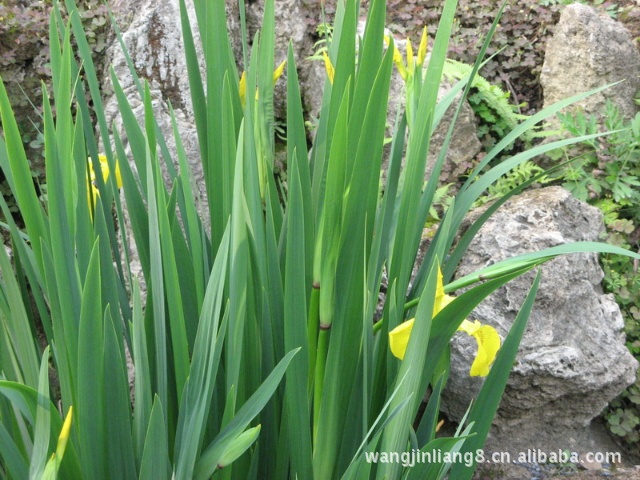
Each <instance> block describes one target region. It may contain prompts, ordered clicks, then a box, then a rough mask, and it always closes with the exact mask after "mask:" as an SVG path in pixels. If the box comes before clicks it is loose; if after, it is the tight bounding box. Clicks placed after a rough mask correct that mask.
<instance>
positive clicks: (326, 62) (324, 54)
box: [322, 50, 335, 85]
mask: <svg viewBox="0 0 640 480" xmlns="http://www.w3.org/2000/svg"><path fill="white" fill-rule="evenodd" d="M322 58H323V59H324V69H325V70H326V71H327V77H329V83H331V85H333V77H334V76H335V70H334V68H333V63H331V59H330V58H329V55H327V52H325V51H324V50H323V51H322Z"/></svg>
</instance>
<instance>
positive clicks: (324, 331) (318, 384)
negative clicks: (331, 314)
mask: <svg viewBox="0 0 640 480" xmlns="http://www.w3.org/2000/svg"><path fill="white" fill-rule="evenodd" d="M330 330H331V325H323V324H322V323H321V324H320V333H319V335H318V357H317V360H316V372H315V378H314V383H315V389H314V392H313V443H314V445H315V440H316V435H317V434H318V425H319V420H320V406H321V405H322V392H323V388H324V369H325V365H326V362H327V351H328V350H329V333H330Z"/></svg>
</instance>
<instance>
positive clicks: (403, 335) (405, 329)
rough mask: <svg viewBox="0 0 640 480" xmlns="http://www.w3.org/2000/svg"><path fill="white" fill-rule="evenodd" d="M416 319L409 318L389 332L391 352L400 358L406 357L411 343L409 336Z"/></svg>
mask: <svg viewBox="0 0 640 480" xmlns="http://www.w3.org/2000/svg"><path fill="white" fill-rule="evenodd" d="M414 320H415V319H413V318H412V319H411V320H407V321H406V322H403V323H401V324H400V325H398V326H397V327H396V328H394V329H393V330H391V331H390V332H389V348H390V349H391V353H393V355H394V356H395V357H397V358H399V359H400V360H402V359H403V358H404V354H405V353H406V351H407V345H408V344H409V337H410V336H411V330H412V329H413V322H414Z"/></svg>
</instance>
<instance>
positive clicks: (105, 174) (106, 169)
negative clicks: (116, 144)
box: [91, 154, 122, 188]
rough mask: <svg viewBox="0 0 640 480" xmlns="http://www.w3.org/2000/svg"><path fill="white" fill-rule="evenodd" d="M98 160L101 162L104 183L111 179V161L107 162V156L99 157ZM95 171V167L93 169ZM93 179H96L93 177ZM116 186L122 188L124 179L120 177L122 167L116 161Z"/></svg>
mask: <svg viewBox="0 0 640 480" xmlns="http://www.w3.org/2000/svg"><path fill="white" fill-rule="evenodd" d="M98 159H99V160H100V169H101V170H102V180H103V181H104V182H106V181H107V179H108V178H109V161H108V160H107V157H106V155H102V154H100V155H98ZM91 168H92V169H93V166H92V167H91ZM92 179H95V178H93V177H92ZM116 185H117V186H118V188H122V177H121V176H120V165H119V164H118V161H117V160H116Z"/></svg>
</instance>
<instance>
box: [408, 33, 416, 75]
mask: <svg viewBox="0 0 640 480" xmlns="http://www.w3.org/2000/svg"><path fill="white" fill-rule="evenodd" d="M414 61H415V59H414V58H413V46H412V45H411V40H410V39H408V38H407V69H408V70H409V72H413V67H414V65H415V63H414Z"/></svg>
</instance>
